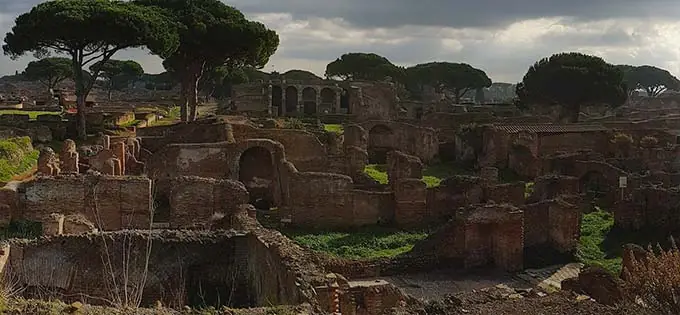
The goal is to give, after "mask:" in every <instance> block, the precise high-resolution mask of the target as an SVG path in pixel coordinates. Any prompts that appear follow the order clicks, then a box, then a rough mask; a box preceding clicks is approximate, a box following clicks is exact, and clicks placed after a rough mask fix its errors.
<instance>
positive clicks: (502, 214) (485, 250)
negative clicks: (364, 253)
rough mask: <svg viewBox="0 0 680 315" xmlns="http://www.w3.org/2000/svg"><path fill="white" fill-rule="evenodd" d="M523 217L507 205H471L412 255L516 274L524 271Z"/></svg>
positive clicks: (418, 245)
mask: <svg viewBox="0 0 680 315" xmlns="http://www.w3.org/2000/svg"><path fill="white" fill-rule="evenodd" d="M523 244H524V216H523V213H522V211H521V210H520V209H518V208H517V207H514V206H510V205H497V204H487V205H481V206H480V205H477V206H470V207H467V208H465V209H462V210H460V211H459V212H458V213H456V216H455V218H454V219H453V220H451V221H450V222H449V223H447V224H446V225H445V226H444V227H442V228H441V229H440V230H439V231H437V232H436V233H434V234H432V235H430V236H429V237H428V238H427V239H426V240H424V241H422V242H421V243H419V244H417V245H416V247H415V248H414V249H413V252H414V253H419V254H425V255H430V254H434V255H435V256H436V257H437V258H438V260H440V263H449V264H453V265H461V266H463V267H464V268H474V267H478V266H485V265H488V264H493V265H495V266H497V267H498V268H501V269H504V270H508V271H517V270H521V269H522V268H523V253H524V246H523Z"/></svg>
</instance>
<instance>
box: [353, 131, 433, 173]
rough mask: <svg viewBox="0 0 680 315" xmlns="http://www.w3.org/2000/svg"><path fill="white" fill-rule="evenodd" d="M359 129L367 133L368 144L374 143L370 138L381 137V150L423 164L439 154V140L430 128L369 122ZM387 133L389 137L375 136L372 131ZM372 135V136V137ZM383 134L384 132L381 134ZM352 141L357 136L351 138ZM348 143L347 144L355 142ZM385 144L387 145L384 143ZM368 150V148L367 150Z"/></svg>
mask: <svg viewBox="0 0 680 315" xmlns="http://www.w3.org/2000/svg"><path fill="white" fill-rule="evenodd" d="M360 125H361V127H362V128H363V129H364V130H367V131H368V144H369V146H370V144H371V143H372V142H374V140H372V138H376V137H379V136H380V137H381V138H380V139H382V140H381V141H380V142H381V143H380V147H381V148H383V149H385V148H386V149H392V150H399V151H402V152H404V153H406V154H409V155H414V156H417V157H418V158H420V159H421V160H422V161H423V163H429V162H430V161H431V160H432V159H433V158H434V157H435V156H436V155H437V154H438V153H439V140H438V137H437V132H436V131H435V130H434V129H432V128H426V127H420V126H417V125H412V124H407V123H402V122H396V121H380V120H371V121H365V122H362V123H361V124H360ZM378 129H380V130H385V131H389V137H386V136H384V135H377V134H375V133H373V132H372V130H378ZM372 133H373V135H372ZM383 133H384V132H383ZM351 138H352V139H356V138H358V136H354V135H353V136H351ZM345 141H349V142H348V143H349V144H352V143H354V142H353V141H356V140H345ZM385 142H387V143H385ZM369 150H370V148H369Z"/></svg>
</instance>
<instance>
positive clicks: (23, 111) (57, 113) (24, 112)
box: [0, 109, 61, 120]
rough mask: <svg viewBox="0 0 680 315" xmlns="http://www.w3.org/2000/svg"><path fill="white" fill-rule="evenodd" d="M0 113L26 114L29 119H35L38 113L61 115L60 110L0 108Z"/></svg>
mask: <svg viewBox="0 0 680 315" xmlns="http://www.w3.org/2000/svg"><path fill="white" fill-rule="evenodd" d="M0 115H28V117H29V118H30V119H32V120H35V119H37V118H38V116H39V115H61V112H45V111H28V110H14V109H4V110H0Z"/></svg>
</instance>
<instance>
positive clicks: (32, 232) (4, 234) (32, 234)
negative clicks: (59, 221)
mask: <svg viewBox="0 0 680 315" xmlns="http://www.w3.org/2000/svg"><path fill="white" fill-rule="evenodd" d="M42 234H43V229H42V223H40V222H35V221H28V220H13V221H11V222H10V223H9V225H8V226H6V227H3V228H0V240H6V239H11V238H24V239H34V238H39V237H41V236H42Z"/></svg>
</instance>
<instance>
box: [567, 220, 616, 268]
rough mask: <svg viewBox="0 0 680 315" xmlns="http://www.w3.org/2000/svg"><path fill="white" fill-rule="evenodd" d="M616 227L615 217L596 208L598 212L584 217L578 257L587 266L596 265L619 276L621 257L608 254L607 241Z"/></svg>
mask: <svg viewBox="0 0 680 315" xmlns="http://www.w3.org/2000/svg"><path fill="white" fill-rule="evenodd" d="M613 226H614V216H613V215H612V214H611V213H609V212H606V211H604V210H601V209H599V208H596V211H594V212H591V213H587V214H584V215H583V219H582V221H581V238H580V240H579V244H578V247H577V251H576V257H577V258H578V260H579V261H581V262H582V263H584V264H586V265H596V266H600V267H602V268H605V269H607V270H609V271H610V272H612V273H615V274H618V273H620V272H621V256H620V255H619V256H615V255H614V256H612V255H610V254H609V253H608V251H609V250H608V247H607V246H606V243H605V241H606V240H607V237H608V235H609V234H610V233H611V230H612V227H613Z"/></svg>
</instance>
